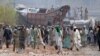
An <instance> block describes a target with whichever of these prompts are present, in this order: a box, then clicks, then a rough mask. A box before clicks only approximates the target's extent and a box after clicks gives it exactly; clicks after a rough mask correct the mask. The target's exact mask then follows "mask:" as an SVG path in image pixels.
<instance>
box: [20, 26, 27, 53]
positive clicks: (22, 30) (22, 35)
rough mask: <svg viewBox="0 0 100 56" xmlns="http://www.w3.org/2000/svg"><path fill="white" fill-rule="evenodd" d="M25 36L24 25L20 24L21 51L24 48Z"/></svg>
mask: <svg viewBox="0 0 100 56" xmlns="http://www.w3.org/2000/svg"><path fill="white" fill-rule="evenodd" d="M26 37H27V31H26V28H25V26H21V28H20V32H19V49H20V50H19V51H20V52H21V53H23V50H25V39H26Z"/></svg>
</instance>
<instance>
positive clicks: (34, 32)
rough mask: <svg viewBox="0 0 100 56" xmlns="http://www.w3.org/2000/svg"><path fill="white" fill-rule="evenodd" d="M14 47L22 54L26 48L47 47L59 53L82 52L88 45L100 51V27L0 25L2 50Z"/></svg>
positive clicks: (0, 46) (14, 49)
mask: <svg viewBox="0 0 100 56" xmlns="http://www.w3.org/2000/svg"><path fill="white" fill-rule="evenodd" d="M4 43H5V44H6V48H9V46H10V45H13V51H15V52H17V53H22V52H24V51H25V47H31V48H33V50H34V49H39V48H40V47H39V46H40V45H41V46H43V48H44V49H45V48H46V46H47V45H49V46H53V47H54V48H55V50H57V53H62V52H63V48H67V49H68V50H74V49H75V50H77V51H80V49H81V48H82V47H86V46H87V45H93V46H96V45H98V46H99V51H100V26H96V27H95V28H94V29H93V28H91V27H90V28H87V27H85V26H84V27H82V28H78V27H76V26H67V27H62V26H60V25H54V26H40V25H38V26H34V25H33V26H30V27H25V26H14V27H11V26H9V25H2V24H0V49H2V46H3V45H4Z"/></svg>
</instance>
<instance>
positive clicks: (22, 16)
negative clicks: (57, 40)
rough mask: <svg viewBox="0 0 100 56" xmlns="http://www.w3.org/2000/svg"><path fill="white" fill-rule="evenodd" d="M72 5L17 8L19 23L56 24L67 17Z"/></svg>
mask: <svg viewBox="0 0 100 56" xmlns="http://www.w3.org/2000/svg"><path fill="white" fill-rule="evenodd" d="M69 10H70V6H68V5H64V6H62V7H59V8H52V9H45V8H17V9H16V11H17V13H18V16H19V17H18V23H19V25H54V24H56V23H57V22H59V23H61V22H62V21H63V19H64V18H65V17H66V13H67V12H68V11H69Z"/></svg>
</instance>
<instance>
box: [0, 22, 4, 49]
mask: <svg viewBox="0 0 100 56" xmlns="http://www.w3.org/2000/svg"><path fill="white" fill-rule="evenodd" d="M3 34H4V31H3V26H2V24H0V49H2V40H3Z"/></svg>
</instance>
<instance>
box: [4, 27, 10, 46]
mask: <svg viewBox="0 0 100 56" xmlns="http://www.w3.org/2000/svg"><path fill="white" fill-rule="evenodd" d="M4 37H5V40H6V48H9V45H10V42H11V37H12V32H11V30H10V28H9V26H8V25H7V26H6V28H5V29H4Z"/></svg>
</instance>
